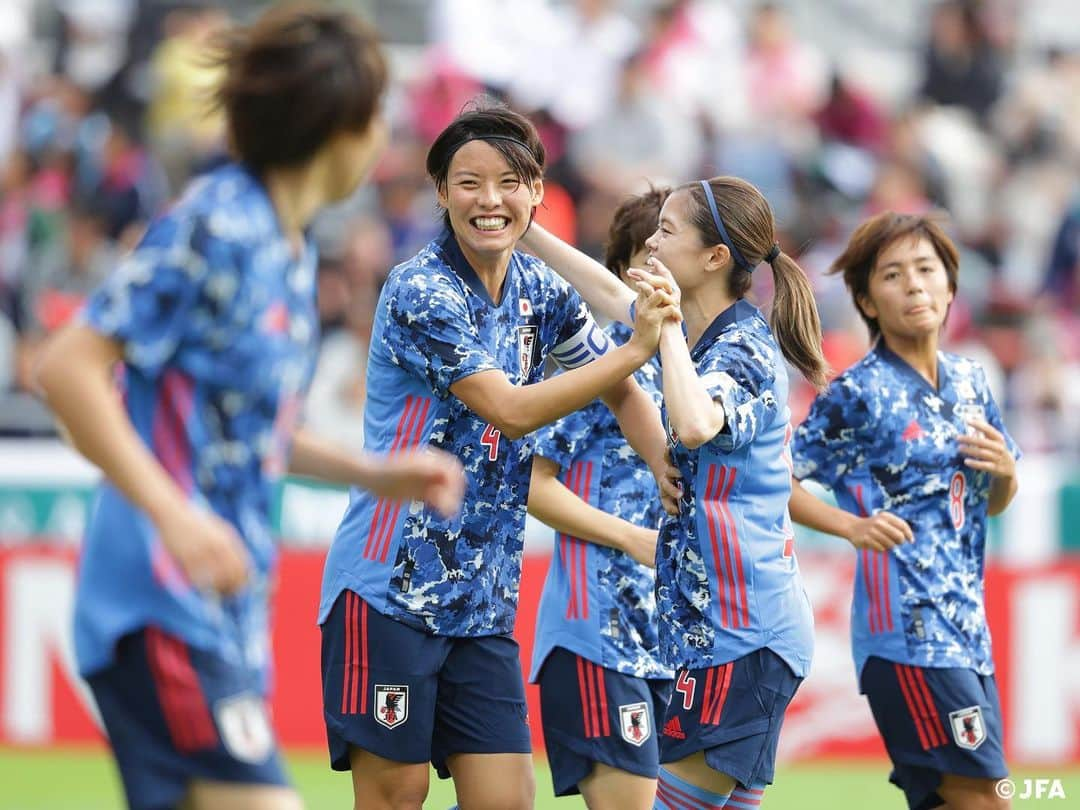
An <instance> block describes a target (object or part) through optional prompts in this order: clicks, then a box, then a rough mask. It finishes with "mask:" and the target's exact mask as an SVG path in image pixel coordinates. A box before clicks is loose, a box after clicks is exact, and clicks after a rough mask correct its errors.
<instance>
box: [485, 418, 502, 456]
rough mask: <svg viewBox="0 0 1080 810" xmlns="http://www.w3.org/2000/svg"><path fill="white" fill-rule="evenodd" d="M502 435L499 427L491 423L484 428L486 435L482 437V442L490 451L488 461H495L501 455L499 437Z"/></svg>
mask: <svg viewBox="0 0 1080 810" xmlns="http://www.w3.org/2000/svg"><path fill="white" fill-rule="evenodd" d="M501 436H502V433H500V432H499V431H498V430H497V429H495V428H494V427H492V426H491V425H490V424H489V425H488V426H487V427H485V428H484V435H482V436H481V437H480V444H482V445H484V447H486V448H487V451H488V461H494V460H495V459H497V458H498V457H499V438H500V437H501Z"/></svg>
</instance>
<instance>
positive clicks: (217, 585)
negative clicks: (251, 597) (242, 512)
mask: <svg viewBox="0 0 1080 810" xmlns="http://www.w3.org/2000/svg"><path fill="white" fill-rule="evenodd" d="M157 528H158V536H159V537H160V538H161V542H162V544H163V545H164V546H165V549H166V550H167V551H168V552H169V553H170V554H171V555H172V556H173V558H174V559H175V560H176V562H177V563H178V564H179V565H180V568H181V570H182V571H183V572H184V575H185V576H186V577H187V578H188V580H189V581H190V582H191V583H192V584H193V585H194V586H195V587H196V588H200V589H204V588H208V589H210V590H213V591H217V592H218V593H222V594H226V595H228V594H233V593H236V591H238V590H240V589H241V588H242V587H243V586H244V584H245V583H246V582H247V579H248V574H249V572H250V568H251V559H250V557H249V556H248V553H247V549H245V548H244V541H243V540H241V539H240V535H239V534H238V533H237V531H236V529H235V528H233V526H232V524H230V523H228V522H227V521H225V520H222V519H221V518H220V517H218V516H217V515H215V514H213V513H210V512H205V511H203V510H201V509H198V508H196V507H194V506H191V505H189V504H184V505H182V506H178V507H176V508H175V509H173V510H172V511H171V512H169V513H168V514H167V515H166V516H165V517H163V518H162V519H160V520H159V521H158V525H157Z"/></svg>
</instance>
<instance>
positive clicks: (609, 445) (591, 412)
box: [530, 323, 672, 681]
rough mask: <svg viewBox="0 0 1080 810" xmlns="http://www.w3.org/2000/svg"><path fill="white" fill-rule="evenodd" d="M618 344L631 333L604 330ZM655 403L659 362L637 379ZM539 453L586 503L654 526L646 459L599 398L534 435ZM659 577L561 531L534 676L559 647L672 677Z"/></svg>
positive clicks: (656, 496) (616, 326)
mask: <svg viewBox="0 0 1080 810" xmlns="http://www.w3.org/2000/svg"><path fill="white" fill-rule="evenodd" d="M607 333H608V336H609V337H610V338H612V340H613V342H614V343H618V344H622V343H625V342H627V341H628V340H629V339H630V336H631V335H632V334H633V331H632V330H631V329H630V327H628V326H625V325H623V324H621V323H613V324H612V325H611V326H609V327H608V330H607ZM634 377H635V379H636V380H637V382H638V384H639V385H640V386H641V387H642V388H643V389H644V390H645V391H647V392H648V393H649V395H650V396H652V398H653V400H654V401H655V402H656V404H657V406H659V405H660V367H659V365H658V363H657V362H656V361H655V360H653V361H652V362H649V363H646V364H645V365H644V366H642V367H641V368H640V369H639V370H638V371H637V373H636V374H635V375H634ZM535 439H536V453H537V455H541V456H543V457H544V458H547V459H550V460H551V461H554V462H555V463H557V464H558V465H559V467H560V468H561V476H560V480H561V481H562V482H563V484H565V485H566V487H567V488H568V489H569V490H570V491H571V492H573V493H574V494H575V495H577V496H578V497H579V498H581V499H582V500H583V501H585V502H586V503H588V504H590V505H592V506H595V507H596V508H597V509H600V510H601V511H603V512H607V513H608V514H611V515H614V516H615V517H619V518H622V519H623V520H626V521H628V522H630V523H633V524H635V525H638V526H644V527H646V528H650V529H655V528H658V527H659V525H660V519H661V516H662V515H663V508H662V507H661V505H660V493H659V491H658V490H657V487H656V481H655V479H654V478H653V476H652V472H651V471H650V470H649V467H648V465H647V464H646V463H645V462H644V461H643V460H642V459H641V457H640V456H638V455H637V453H635V452H634V451H633V450H632V449H631V448H630V446H629V445H628V444H627V442H626V439H625V438H624V437H623V435H622V432H621V431H620V429H619V423H618V421H617V420H616V419H615V416H614V414H612V413H611V411H610V410H608V408H607V407H606V406H605V405H604V403H602V402H599V401H596V402H593V403H591V404H590V405H588V406H587V407H585V408H582V409H581V410H580V411H577V412H575V413H572V414H570V415H569V416H566V417H564V418H563V419H560V420H559V421H558V422H556V423H555V424H553V425H548V426H546V427H544V428H541V429H540V430H538V431H537V432H536V434H535ZM654 586H655V578H654V576H653V572H652V570H651V569H649V568H647V567H645V566H644V565H641V564H640V563H637V562H635V561H634V559H633V557H631V556H630V555H629V554H626V553H625V552H623V551H619V550H618V549H614V548H609V547H607V546H601V545H597V544H596V543H590V542H587V541H585V540H581V539H579V538H576V537H573V536H571V535H567V534H562V533H557V534H556V537H555V555H554V556H553V558H552V560H551V566H550V567H549V569H548V575H547V579H546V580H545V581H544V591H543V594H542V595H541V597H540V608H539V611H538V613H537V620H536V642H535V645H534V647H533V661H532V674H531V676H530V680H532V681H535V680H536V677H537V676H538V675H539V673H540V668H541V667H542V666H543V665H544V660H545V659H546V658H547V657H548V655H549V654H550V653H551V651H552V650H553V649H554V648H555V647H563V648H564V649H567V650H569V651H570V652H572V653H575V654H577V655H580V656H581V657H582V658H586V659H588V660H590V661H592V662H594V663H596V664H599V665H600V666H602V667H606V668H607V669H613V670H616V671H618V672H622V673H624V674H627V675H633V676H634V677H637V678H670V677H672V672H671V669H670V667H666V666H664V665H663V664H662V663H661V662H660V660H659V658H658V657H657V654H658V652H659V649H658V644H659V639H658V638H657V628H656V597H655V595H654V592H653V591H654Z"/></svg>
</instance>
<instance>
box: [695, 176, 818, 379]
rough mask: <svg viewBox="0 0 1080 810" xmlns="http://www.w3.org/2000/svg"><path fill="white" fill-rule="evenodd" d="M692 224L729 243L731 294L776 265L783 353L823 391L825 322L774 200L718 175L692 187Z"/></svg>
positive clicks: (706, 236)
mask: <svg viewBox="0 0 1080 810" xmlns="http://www.w3.org/2000/svg"><path fill="white" fill-rule="evenodd" d="M677 190H678V191H687V192H689V195H690V199H691V205H690V221H691V223H692V224H693V225H694V227H695V228H697V230H698V233H700V234H701V239H702V242H703V243H704V244H706V245H724V246H726V247H727V249H728V251H729V252H730V253H731V261H732V265H731V273H730V274H729V275H728V293H729V294H730V295H731V297H733V298H742V297H744V296H745V295H746V293H747V291H748V290H749V289H750V283H751V273H752V272H753V270H754V268H755V267H757V266H758V265H759V264H761V262H763V261H764V262H768V263H769V265H770V266H771V267H772V271H773V280H774V281H775V287H776V293H775V295H774V297H773V305H772V312H771V313H770V315H769V325H770V326H771V327H772V331H773V334H774V335H775V336H776V342H777V344H778V345H779V346H780V351H781V352H782V353H783V355H784V357H786V358H787V360H788V362H790V363H791V364H792V365H793V366H795V368H797V369H798V370H799V371H800V372H801V373H802V375H803V376H804V377H805V378H806V379H807V380H809V381H810V383H811V384H812V385H813V386H814V387H815V388H817V389H819V390H820V389H822V388H824V387H825V383H826V381H827V375H828V365H827V364H826V362H825V356H824V355H823V354H822V352H821V320H820V318H819V317H818V311H817V304H816V303H815V301H814V294H813V291H812V290H811V289H810V282H809V281H808V280H807V278H806V274H805V273H804V272H803V270H802V268H801V267H799V265H798V264H797V263H796V262H795V260H794V259H792V258H791V257H790V256H788V255H787V254H786V253H784V252H783V251H782V250H780V246H779V245H778V244H777V242H776V225H775V222H774V220H773V214H772V209H771V208H770V207H769V203H768V201H767V200H766V199H765V197H764V196H762V194H761V192H760V191H758V190H757V188H755V187H754V186H753V185H752V184H750V183H748V182H746V181H745V180H741V179H739V178H738V177H713V178H712V179H710V180H702V181H700V182H698V183H687V184H686V185H683V186H680V187H679V188H678V189H677Z"/></svg>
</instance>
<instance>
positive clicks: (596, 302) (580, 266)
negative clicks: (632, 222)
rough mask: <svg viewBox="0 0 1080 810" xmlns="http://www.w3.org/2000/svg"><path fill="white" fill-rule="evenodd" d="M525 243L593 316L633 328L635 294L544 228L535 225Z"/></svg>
mask: <svg viewBox="0 0 1080 810" xmlns="http://www.w3.org/2000/svg"><path fill="white" fill-rule="evenodd" d="M521 243H522V244H523V245H524V246H525V247H526V248H527V249H528V250H529V251H530V252H532V253H535V254H536V255H537V256H539V257H540V258H541V259H543V260H544V262H545V264H547V265H548V267H550V268H551V269H552V270H554V271H555V272H556V273H558V274H559V275H560V276H562V277H563V278H564V279H566V280H567V281H568V282H569V283H570V285H571V286H572V287H573V288H574V289H576V290H577V291H578V292H579V293H581V297H582V298H584V299H585V303H587V304H588V305H589V307H590V308H591V309H592V311H593V312H595V313H597V314H598V315H602V316H603V317H605V318H608V319H610V320H613V321H619V322H620V323H625V324H626V325H627V326H632V325H633V320H632V319H631V316H630V305H631V304H632V303H634V297H635V296H634V292H633V290H631V289H630V288H629V287H627V286H626V285H625V284H623V283H622V282H620V281H619V278H618V277H617V276H615V275H612V273H611V272H610V271H609V270H608V269H607V268H606V267H604V265H602V264H600V262H598V261H596V260H595V259H593V258H592V257H591V256H588V255H587V254H585V253H583V252H582V251H580V250H578V249H577V248H575V247H574V246H573V245H569V244H567V243H566V242H564V241H563V240H562V239H560V238H559V237H557V236H555V234H553V233H551V232H550V231H547V230H545V229H544V228H543V226H541V225H538V224H537V223H535V222H534V223H532V225H530V226H529V230H527V231H526V232H525V236H524V237H522V240H521Z"/></svg>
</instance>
